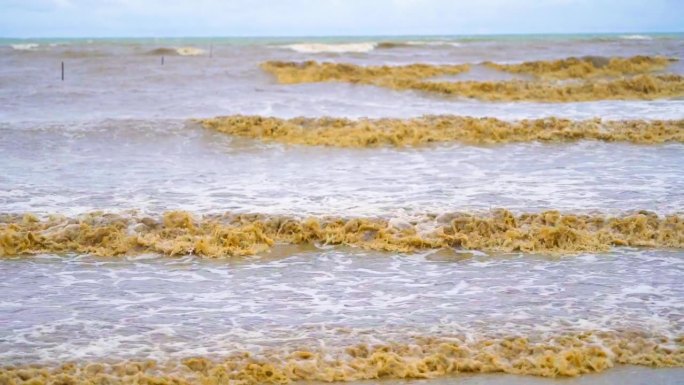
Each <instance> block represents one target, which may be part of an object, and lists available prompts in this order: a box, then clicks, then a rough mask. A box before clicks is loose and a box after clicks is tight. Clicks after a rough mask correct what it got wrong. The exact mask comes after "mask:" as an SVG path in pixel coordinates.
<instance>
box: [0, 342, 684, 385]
mask: <svg viewBox="0 0 684 385" xmlns="http://www.w3.org/2000/svg"><path fill="white" fill-rule="evenodd" d="M618 364H629V365H643V366H650V367H681V366H684V337H683V336H679V337H677V338H668V337H665V336H655V335H649V334H645V333H638V332H631V333H630V332H606V331H595V332H582V333H567V334H558V335H555V336H551V337H534V336H529V337H525V336H510V337H495V338H489V339H485V338H483V339H477V340H472V339H469V338H463V337H458V336H455V337H429V336H426V337H414V338H413V341H412V342H411V343H392V342H387V343H376V344H372V345H369V344H358V345H351V346H346V347H342V348H319V349H311V348H308V349H301V350H295V349H288V348H285V347H279V348H276V347H274V348H272V349H270V350H269V351H267V352H262V353H259V354H252V353H250V352H248V351H242V352H235V353H234V354H232V355H231V356H229V357H224V358H207V357H201V356H197V357H187V358H185V359H181V360H179V361H169V362H156V361H153V360H141V361H124V362H119V363H97V362H91V363H87V362H86V363H81V364H76V363H62V364H61V365H59V366H54V367H50V366H40V365H25V366H17V367H4V368H0V381H2V383H3V384H14V383H26V382H28V383H41V384H42V383H59V384H76V383H95V384H102V383H121V384H161V385H164V384H178V383H181V384H182V383H201V384H214V383H236V384H245V385H249V384H287V383H290V382H292V381H301V380H315V381H325V382H334V381H358V380H365V379H424V378H436V377H441V376H446V375H453V374H457V373H496V372H503V373H511V374H525V375H536V376H544V377H558V376H565V377H570V376H579V375H583V374H588V373H596V372H602V371H604V370H606V369H609V368H611V367H613V366H615V365H618Z"/></svg>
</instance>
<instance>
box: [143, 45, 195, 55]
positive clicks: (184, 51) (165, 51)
mask: <svg viewBox="0 0 684 385" xmlns="http://www.w3.org/2000/svg"><path fill="white" fill-rule="evenodd" d="M205 53H206V51H205V50H203V49H201V48H196V47H179V48H167V47H162V48H155V49H153V50H151V51H147V54H148V55H157V56H162V55H163V56H200V55H203V54H205Z"/></svg>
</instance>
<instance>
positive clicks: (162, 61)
mask: <svg viewBox="0 0 684 385" xmlns="http://www.w3.org/2000/svg"><path fill="white" fill-rule="evenodd" d="M161 63H162V65H164V56H162V60H161Z"/></svg>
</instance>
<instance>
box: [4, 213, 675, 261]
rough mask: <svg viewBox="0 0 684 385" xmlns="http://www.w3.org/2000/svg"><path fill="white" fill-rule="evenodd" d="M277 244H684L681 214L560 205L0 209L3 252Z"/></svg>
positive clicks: (219, 253) (233, 250)
mask: <svg viewBox="0 0 684 385" xmlns="http://www.w3.org/2000/svg"><path fill="white" fill-rule="evenodd" d="M275 244H319V245H348V246H355V247H361V248H364V249H370V250H379V251H391V252H413V251H416V250H422V249H437V248H445V247H446V248H463V249H476V250H484V251H491V252H517V251H523V252H531V253H577V252H588V251H607V250H609V249H610V248H611V247H613V246H635V247H673V248H682V247H684V217H682V216H679V215H669V216H665V217H662V216H658V215H657V214H655V213H652V212H647V211H640V212H638V213H635V214H630V215H625V216H620V217H611V216H604V215H599V214H592V215H588V214H586V215H585V214H577V215H575V214H561V213H560V212H558V211H545V212H541V213H531V214H519V215H514V214H513V213H511V212H510V211H508V210H504V209H498V210H494V211H492V212H490V213H488V214H468V213H443V214H440V215H426V216H425V217H424V218H422V219H420V220H415V219H413V220H404V219H401V218H392V219H385V218H340V217H310V218H297V217H288V216H273V215H260V214H232V213H226V214H220V215H219V214H216V215H205V216H202V217H195V216H193V215H192V214H190V213H188V212H183V211H171V212H167V213H165V214H164V215H163V216H161V217H149V216H143V217H140V216H137V215H118V214H111V213H102V212H94V213H89V214H84V215H81V216H77V217H72V218H69V217H63V216H49V217H46V218H43V219H39V218H37V217H35V216H33V215H31V214H25V215H16V214H5V215H2V216H0V256H12V255H20V254H39V253H64V252H76V253H92V254H96V255H103V256H116V255H130V254H140V253H158V254H164V255H170V256H174V255H187V254H195V255H199V256H205V257H212V258H213V257H232V256H245V255H254V254H257V253H260V252H265V251H268V250H270V249H271V247H273V246H274V245H275Z"/></svg>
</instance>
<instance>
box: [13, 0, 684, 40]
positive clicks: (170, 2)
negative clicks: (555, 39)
mask: <svg viewBox="0 0 684 385" xmlns="http://www.w3.org/2000/svg"><path fill="white" fill-rule="evenodd" d="M683 30H684V0H642V1H638V0H466V1H462V0H189V1H180V0H0V36H3V37H107V36H112V37H117V36H150V37H162V36H256V35H261V36H305V35H309V36H310V35H418V34H438V35H439V34H499V33H578V32H588V33H592V32H594V33H597V32H681V31H683Z"/></svg>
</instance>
